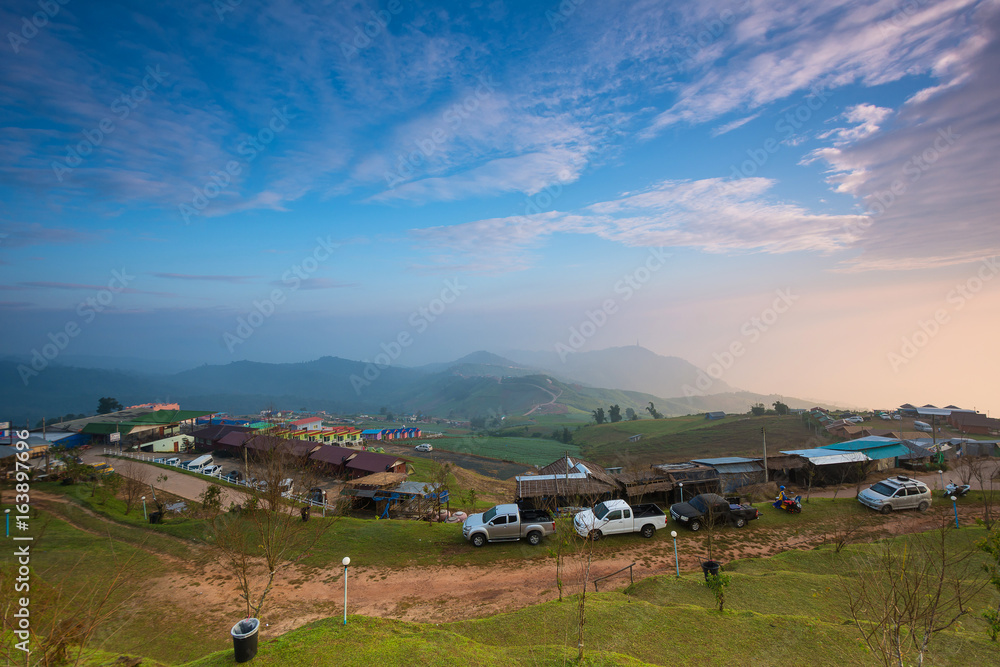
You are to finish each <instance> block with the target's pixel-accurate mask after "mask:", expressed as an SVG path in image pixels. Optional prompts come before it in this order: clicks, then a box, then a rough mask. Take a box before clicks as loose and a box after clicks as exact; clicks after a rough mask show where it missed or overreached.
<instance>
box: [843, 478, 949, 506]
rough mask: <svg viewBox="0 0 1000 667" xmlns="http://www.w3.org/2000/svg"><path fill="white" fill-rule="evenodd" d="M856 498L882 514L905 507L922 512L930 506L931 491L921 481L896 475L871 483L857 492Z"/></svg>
mask: <svg viewBox="0 0 1000 667" xmlns="http://www.w3.org/2000/svg"><path fill="white" fill-rule="evenodd" d="M858 500H859V501H860V502H861V504H862V505H865V506H866V507H870V508H872V509H873V510H878V511H879V512H881V513H882V514H889V513H890V512H892V511H893V510H907V509H918V510H920V511H921V512H923V511H925V510H927V508H928V507H930V506H931V491H930V489H928V488H927V485H925V484H924V483H923V482H918V481H917V480H915V479H910V478H909V477H907V476H906V475H897V476H896V477H890V478H889V479H886V480H882V481H881V482H877V483H875V484H872V485H871V486H870V487H868V488H867V489H865V490H864V491H862V492H861V493H859V494H858Z"/></svg>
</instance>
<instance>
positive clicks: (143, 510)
mask: <svg viewBox="0 0 1000 667" xmlns="http://www.w3.org/2000/svg"><path fill="white" fill-rule="evenodd" d="M142 519H143V521H149V516H148V515H147V514H146V496H143V497H142Z"/></svg>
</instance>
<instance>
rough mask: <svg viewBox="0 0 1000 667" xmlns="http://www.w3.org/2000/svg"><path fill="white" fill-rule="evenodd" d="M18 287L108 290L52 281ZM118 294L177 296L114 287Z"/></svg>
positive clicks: (97, 286)
mask: <svg viewBox="0 0 1000 667" xmlns="http://www.w3.org/2000/svg"><path fill="white" fill-rule="evenodd" d="M17 284H18V285H20V286H22V287H27V288H30V289H50V290H86V291H89V292H100V291H105V290H108V289H109V287H108V286H107V285H88V284H85V283H62V282H50V281H41V280H36V281H26V282H19V283H17ZM114 291H115V292H116V293H121V294H146V295H149V296H170V297H173V296H177V295H176V294H172V293H170V292H150V291H146V290H138V289H135V288H133V287H117V286H116V287H114Z"/></svg>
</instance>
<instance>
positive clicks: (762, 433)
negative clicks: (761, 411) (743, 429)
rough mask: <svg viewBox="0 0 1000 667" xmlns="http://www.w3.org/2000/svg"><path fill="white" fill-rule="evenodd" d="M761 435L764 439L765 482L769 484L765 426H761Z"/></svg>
mask: <svg viewBox="0 0 1000 667" xmlns="http://www.w3.org/2000/svg"><path fill="white" fill-rule="evenodd" d="M760 437H761V438H763V440H764V483H765V484H767V433H765V432H764V427H763V426H761V427H760Z"/></svg>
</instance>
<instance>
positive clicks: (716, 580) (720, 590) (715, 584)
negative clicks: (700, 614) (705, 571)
mask: <svg viewBox="0 0 1000 667" xmlns="http://www.w3.org/2000/svg"><path fill="white" fill-rule="evenodd" d="M731 580H732V577H730V576H729V575H728V574H721V573H720V574H710V575H708V577H707V578H706V579H705V585H706V586H708V588H709V590H711V591H712V594H713V595H715V604H716V605H717V606H718V607H719V611H722V607H723V606H725V604H726V586H728V585H729V583H730V581H731Z"/></svg>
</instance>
